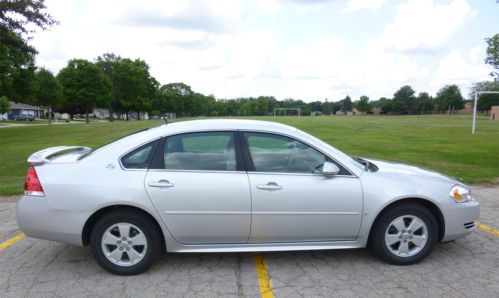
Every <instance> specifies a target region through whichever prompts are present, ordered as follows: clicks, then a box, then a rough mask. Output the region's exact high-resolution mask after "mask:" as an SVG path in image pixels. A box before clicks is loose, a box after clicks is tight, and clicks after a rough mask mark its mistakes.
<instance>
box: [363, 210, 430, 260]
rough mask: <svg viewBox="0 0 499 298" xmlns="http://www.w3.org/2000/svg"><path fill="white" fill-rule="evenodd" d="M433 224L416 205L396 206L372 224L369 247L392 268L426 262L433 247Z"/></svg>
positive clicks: (428, 215) (425, 213) (426, 211)
mask: <svg viewBox="0 0 499 298" xmlns="http://www.w3.org/2000/svg"><path fill="white" fill-rule="evenodd" d="M437 227H438V226H437V222H436V220H435V217H434V216H433V215H432V214H431V212H430V211H428V209H426V208H425V207H423V206H421V205H418V204H403V205H399V206H396V207H394V208H392V209H390V210H388V211H387V212H386V213H384V214H383V215H382V217H381V218H380V219H379V220H378V221H377V222H376V225H375V227H374V231H373V235H372V236H373V238H372V239H371V240H372V242H371V247H372V249H373V251H374V253H375V254H376V255H378V256H379V257H381V258H382V259H384V260H385V261H387V262H388V263H390V264H394V265H411V264H415V263H418V262H420V261H421V260H423V259H424V258H426V257H427V256H428V255H429V254H430V253H431V251H432V250H433V248H434V246H435V244H436V243H437V231H438V228H437Z"/></svg>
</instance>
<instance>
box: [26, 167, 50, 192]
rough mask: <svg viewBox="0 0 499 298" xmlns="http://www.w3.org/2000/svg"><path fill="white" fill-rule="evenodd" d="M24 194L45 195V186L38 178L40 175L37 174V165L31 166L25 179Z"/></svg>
mask: <svg viewBox="0 0 499 298" xmlns="http://www.w3.org/2000/svg"><path fill="white" fill-rule="evenodd" d="M24 194H25V195H28V196H38V197H43V196H45V194H44V193H43V187H42V184H41V183H40V180H38V175H37V174H36V171H35V167H34V166H30V167H29V169H28V173H27V174H26V178H25V179H24Z"/></svg>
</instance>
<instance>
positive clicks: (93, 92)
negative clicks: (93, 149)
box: [57, 59, 111, 123]
mask: <svg viewBox="0 0 499 298" xmlns="http://www.w3.org/2000/svg"><path fill="white" fill-rule="evenodd" d="M57 80H58V81H59V83H60V84H61V86H62V89H63V94H64V99H65V100H66V101H67V102H68V103H69V104H72V105H75V106H79V107H82V109H83V111H84V112H85V117H86V120H87V123H89V122H90V120H89V113H90V110H91V109H93V108H94V107H97V106H99V107H107V106H108V105H109V100H110V98H111V82H110V81H109V78H108V77H107V76H106V75H104V73H103V72H102V70H101V69H100V68H99V67H98V66H97V65H95V64H93V63H92V62H90V61H88V60H84V59H73V60H70V61H69V62H68V65H67V66H66V67H64V68H63V69H61V71H60V72H59V74H58V75H57Z"/></svg>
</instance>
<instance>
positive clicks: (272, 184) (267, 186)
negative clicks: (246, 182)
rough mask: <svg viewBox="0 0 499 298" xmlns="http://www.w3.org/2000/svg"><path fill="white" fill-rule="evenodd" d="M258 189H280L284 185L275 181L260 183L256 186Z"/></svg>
mask: <svg viewBox="0 0 499 298" xmlns="http://www.w3.org/2000/svg"><path fill="white" fill-rule="evenodd" d="M256 188H258V189H263V190H280V189H282V186H280V185H279V184H277V183H275V182H269V183H267V184H258V185H257V186H256Z"/></svg>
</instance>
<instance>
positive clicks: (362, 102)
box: [357, 95, 371, 113]
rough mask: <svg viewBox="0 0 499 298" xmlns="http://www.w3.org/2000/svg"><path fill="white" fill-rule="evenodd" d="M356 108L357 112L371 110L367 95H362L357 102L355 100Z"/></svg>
mask: <svg viewBox="0 0 499 298" xmlns="http://www.w3.org/2000/svg"><path fill="white" fill-rule="evenodd" d="M357 110H358V111H359V112H365V113H367V112H370V111H371V104H370V103H369V97H367V96H365V95H362V96H361V97H360V99H359V102H357Z"/></svg>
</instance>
